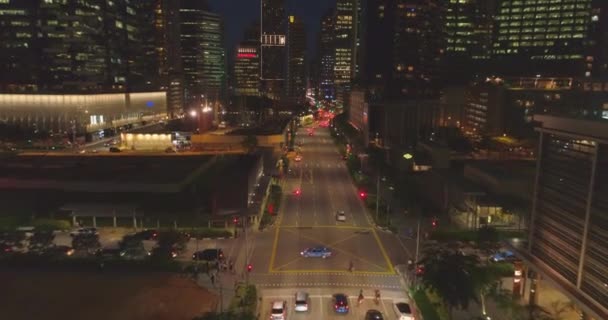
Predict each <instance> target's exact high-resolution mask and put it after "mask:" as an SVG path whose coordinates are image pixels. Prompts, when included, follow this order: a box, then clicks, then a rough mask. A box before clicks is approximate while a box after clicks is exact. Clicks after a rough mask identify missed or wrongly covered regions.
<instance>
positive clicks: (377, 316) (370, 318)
mask: <svg viewBox="0 0 608 320" xmlns="http://www.w3.org/2000/svg"><path fill="white" fill-rule="evenodd" d="M365 320H384V317H383V316H382V312H380V311H378V310H374V309H371V310H367V312H366V313H365Z"/></svg>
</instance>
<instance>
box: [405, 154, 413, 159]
mask: <svg viewBox="0 0 608 320" xmlns="http://www.w3.org/2000/svg"><path fill="white" fill-rule="evenodd" d="M413 157H414V156H413V155H412V154H411V153H404V154H403V159H405V160H410V159H412V158H413Z"/></svg>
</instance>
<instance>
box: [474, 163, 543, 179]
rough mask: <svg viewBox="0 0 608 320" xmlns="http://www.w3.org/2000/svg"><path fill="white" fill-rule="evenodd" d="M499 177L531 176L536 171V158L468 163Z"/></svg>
mask: <svg viewBox="0 0 608 320" xmlns="http://www.w3.org/2000/svg"><path fill="white" fill-rule="evenodd" d="M466 165H467V166H470V167H474V168H477V169H479V170H481V171H483V172H485V173H487V174H489V175H492V176H494V177H495V178H497V179H514V178H525V179H527V178H531V177H534V174H535V172H536V161H535V160H508V161H500V160H498V161H495V160H489V161H488V160H477V161H470V162H467V163H466Z"/></svg>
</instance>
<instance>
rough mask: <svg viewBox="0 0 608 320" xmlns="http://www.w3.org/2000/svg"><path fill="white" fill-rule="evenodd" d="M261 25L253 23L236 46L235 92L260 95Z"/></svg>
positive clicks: (239, 94) (245, 94)
mask: <svg viewBox="0 0 608 320" xmlns="http://www.w3.org/2000/svg"><path fill="white" fill-rule="evenodd" d="M259 35H260V27H259V24H257V23H256V24H253V25H252V26H251V27H250V28H248V29H247V30H246V31H245V36H244V39H243V41H241V42H240V43H239V45H238V46H237V48H236V57H235V60H234V72H233V76H234V84H233V85H234V94H235V95H236V96H259V95H260V89H259V86H260V36H259Z"/></svg>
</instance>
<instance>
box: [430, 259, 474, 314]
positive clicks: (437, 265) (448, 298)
mask: <svg viewBox="0 0 608 320" xmlns="http://www.w3.org/2000/svg"><path fill="white" fill-rule="evenodd" d="M433 251H434V252H428V253H427V255H426V258H425V259H423V260H422V261H421V263H422V264H423V265H424V273H423V275H422V284H423V286H424V287H425V288H427V289H429V290H431V291H432V292H434V293H436V294H438V295H439V296H440V297H441V299H442V300H443V303H444V305H445V306H446V307H447V309H448V317H449V319H452V313H453V312H452V311H453V309H454V308H460V309H467V308H468V306H469V302H470V301H471V300H474V301H477V297H478V295H477V291H476V285H475V281H474V279H473V274H474V273H475V272H476V269H477V264H478V258H477V256H473V255H468V256H467V255H462V254H460V253H457V252H453V251H448V250H445V249H435V250H433Z"/></svg>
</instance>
